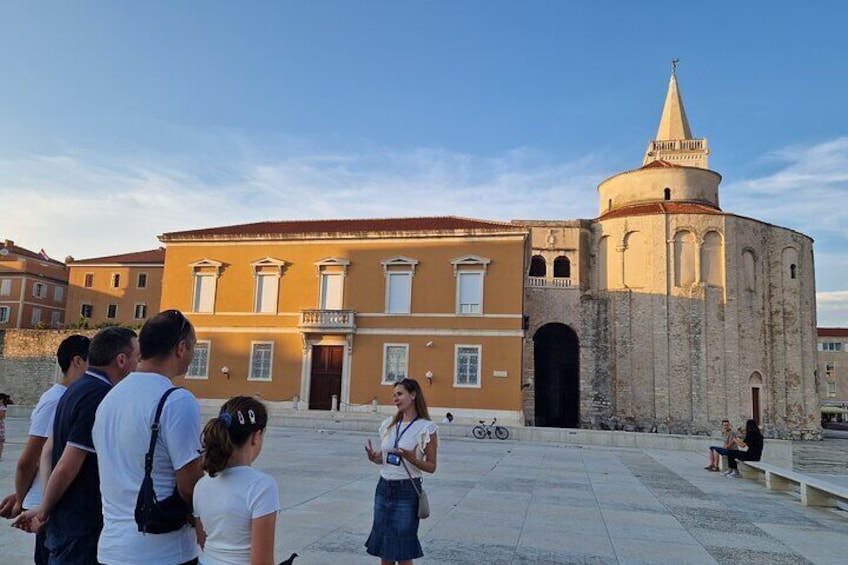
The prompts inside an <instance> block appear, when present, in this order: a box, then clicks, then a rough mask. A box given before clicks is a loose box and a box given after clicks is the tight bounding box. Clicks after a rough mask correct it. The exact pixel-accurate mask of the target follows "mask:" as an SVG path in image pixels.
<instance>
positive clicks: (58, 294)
mask: <svg viewBox="0 0 848 565" xmlns="http://www.w3.org/2000/svg"><path fill="white" fill-rule="evenodd" d="M63 298H65V288H64V287H61V286H57V287H56V288H54V289H53V302H61V301H62V299H63Z"/></svg>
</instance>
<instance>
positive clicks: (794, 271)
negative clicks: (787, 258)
mask: <svg viewBox="0 0 848 565" xmlns="http://www.w3.org/2000/svg"><path fill="white" fill-rule="evenodd" d="M789 278H790V279H797V278H798V266H797V265H789Z"/></svg>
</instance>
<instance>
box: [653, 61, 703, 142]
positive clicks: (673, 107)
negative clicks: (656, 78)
mask: <svg viewBox="0 0 848 565" xmlns="http://www.w3.org/2000/svg"><path fill="white" fill-rule="evenodd" d="M656 139H657V141H660V140H662V141H666V140H672V139H694V138H693V137H692V130H691V129H690V128H689V120H688V119H687V118H686V109H685V108H684V107H683V99H682V98H681V97H680V89H679V88H678V86H677V74H676V73H673V72H672V73H671V80H669V82H668V94H666V96H665V105H664V106H663V112H662V118H660V127H659V129H657V137H656Z"/></svg>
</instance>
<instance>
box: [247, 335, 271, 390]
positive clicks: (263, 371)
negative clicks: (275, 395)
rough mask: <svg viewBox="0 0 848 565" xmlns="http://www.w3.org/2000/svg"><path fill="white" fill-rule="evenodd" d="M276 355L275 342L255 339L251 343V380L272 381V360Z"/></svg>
mask: <svg viewBox="0 0 848 565" xmlns="http://www.w3.org/2000/svg"><path fill="white" fill-rule="evenodd" d="M273 356H274V344H273V342H270V341H254V342H253V343H251V344H250V374H249V375H248V377H247V380H249V381H270V380H271V361H272V358H273Z"/></svg>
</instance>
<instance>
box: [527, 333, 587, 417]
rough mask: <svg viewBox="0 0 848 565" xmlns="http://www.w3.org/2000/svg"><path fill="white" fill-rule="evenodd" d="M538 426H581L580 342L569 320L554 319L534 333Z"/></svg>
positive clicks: (536, 415)
mask: <svg viewBox="0 0 848 565" xmlns="http://www.w3.org/2000/svg"><path fill="white" fill-rule="evenodd" d="M533 367H534V370H533V372H534V381H535V387H534V389H535V422H534V424H535V425H536V426H540V427H548V428H579V427H580V343H579V341H578V339H577V334H576V333H575V332H574V330H573V329H571V328H570V327H569V326H566V325H565V324H559V323H552V324H546V325H544V326H542V327H541V328H539V329H538V330H537V331H536V333H535V335H534V336H533Z"/></svg>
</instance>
